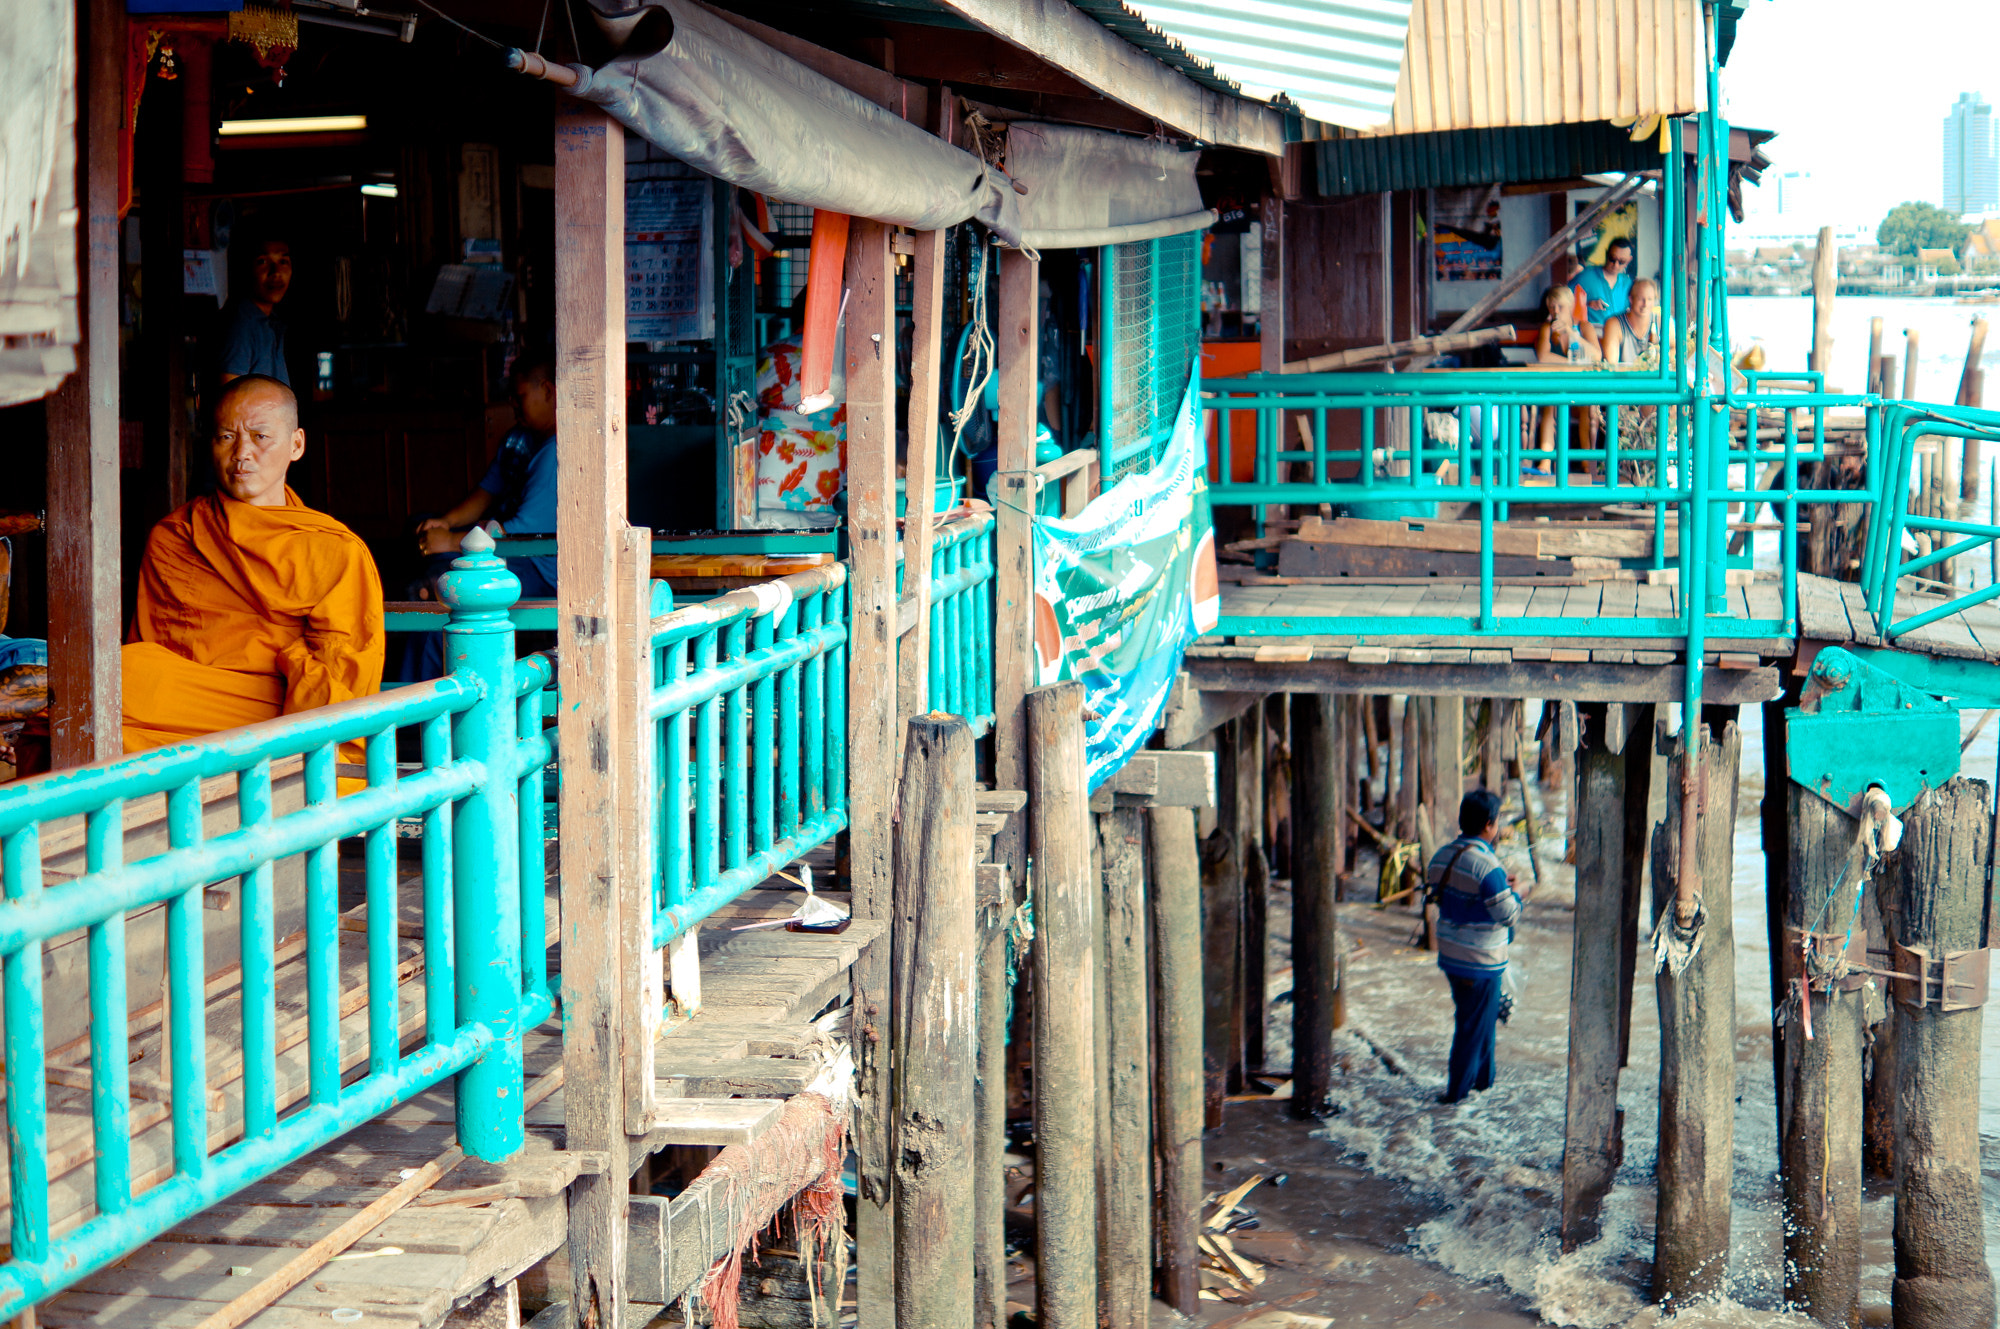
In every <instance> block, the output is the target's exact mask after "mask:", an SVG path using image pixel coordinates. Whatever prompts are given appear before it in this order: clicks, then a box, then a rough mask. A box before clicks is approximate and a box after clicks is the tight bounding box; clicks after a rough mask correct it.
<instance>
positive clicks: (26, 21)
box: [0, 0, 81, 406]
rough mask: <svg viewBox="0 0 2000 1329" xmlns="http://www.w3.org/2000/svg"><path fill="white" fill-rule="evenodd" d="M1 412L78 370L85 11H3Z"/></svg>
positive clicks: (36, 2) (63, 0)
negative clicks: (80, 67) (79, 95)
mask: <svg viewBox="0 0 2000 1329" xmlns="http://www.w3.org/2000/svg"><path fill="white" fill-rule="evenodd" d="M0 88H6V89H7V90H8V95H7V97H6V98H5V100H4V104H3V105H0V338H4V339H5V342H4V343H0V406H11V405H13V404H15V403H16V402H24V401H33V400H35V399H36V398H38V397H43V396H46V395H48V394H49V393H50V392H53V391H54V390H55V389H56V387H57V386H58V385H59V384H60V383H61V382H62V381H63V379H64V378H65V377H66V376H67V375H68V374H69V373H70V372H71V371H72V370H74V369H75V368H76V350H75V348H76V344H77V342H78V340H79V339H80V332H81V329H80V327H79V324H78V317H77V265H76V229H77V209H76V14H75V11H74V9H73V8H72V6H71V3H70V0H9V3H7V4H4V5H0Z"/></svg>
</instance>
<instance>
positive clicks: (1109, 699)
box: [1033, 374, 1222, 790]
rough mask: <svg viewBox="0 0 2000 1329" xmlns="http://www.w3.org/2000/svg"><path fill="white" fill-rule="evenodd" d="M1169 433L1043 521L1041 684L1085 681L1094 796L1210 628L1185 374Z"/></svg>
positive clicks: (1039, 550)
mask: <svg viewBox="0 0 2000 1329" xmlns="http://www.w3.org/2000/svg"><path fill="white" fill-rule="evenodd" d="M1188 380H1189V381H1188V390H1187V395H1186V397H1185V398H1184V399H1183V400H1182V402H1181V410H1180V415H1179V417H1178V418H1177V419H1176V421H1175V423H1174V432H1173V435H1172V437H1171V438H1170V439H1169V440H1168V443H1167V446H1166V449H1165V451H1164V453H1163V454H1162V455H1161V457H1160V459H1159V460H1158V461H1157V462H1155V463H1154V464H1153V466H1152V468H1151V469H1150V470H1147V471H1140V472H1134V473H1133V474H1131V475H1128V476H1126V477H1125V478H1124V479H1123V480H1120V481H1119V482H1118V483H1117V484H1115V485H1113V486H1112V487H1111V488H1110V489H1107V490H1105V491H1104V493H1102V494H1100V495H1099V496H1098V497H1097V498H1095V499H1093V500H1092V501H1091V503H1090V505H1089V506H1087V507H1086V508H1084V510H1083V511H1082V512H1079V513H1078V514H1077V515H1076V516H1074V517H1066V518H1063V517H1037V518H1036V519H1035V522H1034V527H1033V532H1034V555H1035V667H1036V679H1035V681H1036V683H1037V684H1048V683H1058V682H1062V681H1064V680H1066V679H1074V680H1076V681H1078V682H1080V683H1082V684H1083V686H1084V701H1083V707H1084V717H1085V719H1084V726H1083V742H1084V749H1083V761H1084V771H1085V775H1086V783H1087V784H1088V786H1089V787H1090V788H1091V789H1093V790H1095V789H1096V788H1097V787H1098V786H1099V785H1100V784H1103V783H1104V781H1105V779H1106V778H1107V777H1109V776H1110V775H1111V773H1112V772H1113V771H1116V770H1117V769H1118V768H1119V767H1120V766H1123V765H1124V764H1125V762H1126V759H1127V758H1129V757H1130V756H1131V755H1132V754H1133V753H1134V752H1135V751H1137V750H1138V749H1139V748H1141V747H1143V746H1144V745H1145V742H1146V739H1147V737H1148V736H1149V735H1151V734H1152V732H1153V730H1154V729H1156V728H1158V727H1159V723H1160V716H1161V713H1162V712H1163V711H1165V709H1166V705H1167V696H1168V694H1169V693H1170V692H1171V691H1172V690H1173V685H1174V678H1175V676H1176V675H1177V674H1179V672H1180V667H1181V655H1182V652H1184V651H1185V650H1186V649H1187V648H1188V645H1189V643H1191V642H1193V641H1194V639H1195V638H1196V637H1199V636H1200V635H1201V634H1202V633H1204V632H1208V631H1210V630H1212V629H1213V628H1214V627H1215V624H1216V619H1217V616H1218V615H1219V614H1220V612H1221V605H1222V598H1221V590H1220V587H1219V585H1218V582H1217V577H1216V567H1215V532H1214V529H1213V528H1212V526H1211V524H1210V522H1209V513H1208V472H1207V465H1206V460H1207V459H1206V449H1204V448H1201V447H1198V446H1197V445H1196V437H1195V418H1196V402H1195V393H1196V391H1197V390H1198V387H1199V383H1200V379H1199V376H1197V375H1194V374H1189V375H1188Z"/></svg>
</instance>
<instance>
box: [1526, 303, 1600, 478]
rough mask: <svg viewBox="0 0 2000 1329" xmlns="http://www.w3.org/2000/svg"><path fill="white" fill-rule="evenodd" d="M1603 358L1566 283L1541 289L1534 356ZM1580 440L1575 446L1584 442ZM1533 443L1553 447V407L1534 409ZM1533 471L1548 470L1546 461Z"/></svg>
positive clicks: (1550, 360)
mask: <svg viewBox="0 0 2000 1329" xmlns="http://www.w3.org/2000/svg"><path fill="white" fill-rule="evenodd" d="M1602 358H1603V355H1602V350H1601V347H1600V346H1599V343H1598V340H1597V332H1596V330H1595V329H1593V328H1592V327H1591V326H1590V324H1588V323H1584V322H1579V321H1578V320H1577V318H1576V299H1575V297H1574V295H1572V293H1571V290H1570V288H1569V287H1567V286H1551V287H1549V289H1548V290H1546V291H1543V292H1542V326H1541V327H1539V328H1537V329H1536V330H1535V359H1536V361H1537V362H1538V363H1541V364H1557V365H1560V364H1595V363H1597V362H1598V361H1599V360H1601V359H1602ZM1587 442H1588V440H1587V439H1586V440H1581V441H1580V443H1579V446H1582V445H1584V444H1587ZM1535 446H1536V447H1538V448H1540V449H1541V450H1542V451H1543V452H1554V451H1555V450H1556V408H1555V407H1553V406H1544V407H1542V408H1541V409H1540V410H1539V411H1537V412H1536V413H1535ZM1533 469H1534V470H1535V472H1536V473H1537V474H1541V475H1547V474H1549V472H1550V467H1549V465H1548V463H1546V462H1543V463H1540V464H1539V465H1535V466H1534V467H1533Z"/></svg>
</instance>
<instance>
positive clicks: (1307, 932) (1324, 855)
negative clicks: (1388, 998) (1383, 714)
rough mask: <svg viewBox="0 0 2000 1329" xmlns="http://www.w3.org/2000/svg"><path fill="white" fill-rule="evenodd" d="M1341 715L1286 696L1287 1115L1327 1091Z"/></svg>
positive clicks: (1315, 701) (1336, 961)
mask: <svg viewBox="0 0 2000 1329" xmlns="http://www.w3.org/2000/svg"><path fill="white" fill-rule="evenodd" d="M1446 700H1447V701H1448V702H1449V703H1450V704H1451V705H1453V706H1456V705H1458V698H1456V697H1451V698H1447V699H1446ZM1343 710H1344V707H1343V706H1342V705H1341V699H1340V698H1338V697H1333V696H1328V695H1326V694H1324V693H1299V694H1297V695H1296V696H1294V697H1293V698H1292V771H1293V778H1294V782H1295V783H1294V785H1293V789H1292V1112H1293V1114H1294V1115H1295V1116H1301V1117H1310V1116H1314V1115H1316V1114H1317V1113H1318V1112H1320V1111H1321V1110H1322V1109H1323V1108H1324V1107H1325V1106H1326V1103H1327V1100H1328V1098H1329V1097H1330V1096H1331V1094H1332V1092H1333V1031H1334V1029H1335V1027H1336V1024H1337V1022H1336V1010H1337V1007H1338V1004H1339V1001H1340V925H1339V918H1338V914H1337V912H1336V905H1335V900H1336V898H1337V896H1336V891H1337V888H1338V886H1339V877H1340V866H1341V864H1340V857H1341V854H1340V848H1341V843H1342V835H1341V821H1342V812H1341V806H1340V801H1341V789H1342V786H1343V784H1344V783H1345V781H1344V779H1343V772H1342V771H1341V769H1340V764H1341V755H1342V754H1343V753H1345V752H1346V751H1347V748H1346V745H1345V744H1344V743H1343V742H1342V741H1341V733H1340V716H1341V713H1342V711H1343ZM1453 810H1454V811H1456V807H1454V809H1453Z"/></svg>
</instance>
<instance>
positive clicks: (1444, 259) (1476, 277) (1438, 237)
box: [1431, 185, 1501, 281]
mask: <svg viewBox="0 0 2000 1329" xmlns="http://www.w3.org/2000/svg"><path fill="white" fill-rule="evenodd" d="M1432 197H1433V200H1434V201H1433V203H1432V205H1431V237H1432V243H1431V253H1432V255H1433V256H1434V257H1433V262H1434V264H1435V266H1436V270H1437V279H1438V280H1439V281H1498V280H1500V257H1501V251H1500V186H1499V185H1475V186H1473V187H1472V188H1470V189H1440V190H1437V191H1435V192H1434V194H1433V196H1432Z"/></svg>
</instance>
